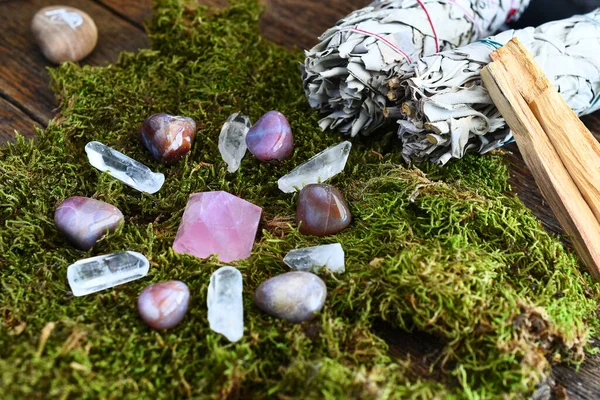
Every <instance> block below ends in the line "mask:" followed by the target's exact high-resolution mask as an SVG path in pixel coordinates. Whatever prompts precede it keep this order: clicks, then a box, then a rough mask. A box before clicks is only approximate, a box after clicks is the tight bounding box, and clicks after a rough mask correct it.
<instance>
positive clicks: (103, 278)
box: [67, 251, 150, 296]
mask: <svg viewBox="0 0 600 400" xmlns="http://www.w3.org/2000/svg"><path fill="white" fill-rule="evenodd" d="M149 269H150V263H149V262H148V259H146V257H144V255H143V254H140V253H136V252H134V251H124V252H121V253H113V254H107V255H103V256H98V257H92V258H86V259H84V260H79V261H77V262H76V263H75V264H71V265H69V268H68V269H67V279H68V280H69V285H70V286H71V291H72V292H73V294H74V295H75V296H84V295H86V294H90V293H94V292H99V291H100V290H104V289H108V288H111V287H114V286H117V285H122V284H123V283H127V282H130V281H134V280H136V279H140V278H143V277H144V276H146V275H147V274H148V270H149Z"/></svg>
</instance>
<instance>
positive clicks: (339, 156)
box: [277, 141, 352, 193]
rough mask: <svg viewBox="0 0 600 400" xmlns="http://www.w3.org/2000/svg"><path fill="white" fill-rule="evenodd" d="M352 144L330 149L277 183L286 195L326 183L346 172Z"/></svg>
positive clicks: (340, 144) (346, 143) (346, 142)
mask: <svg viewBox="0 0 600 400" xmlns="http://www.w3.org/2000/svg"><path fill="white" fill-rule="evenodd" d="M351 148H352V143H350V142H348V141H345V142H342V143H339V144H337V145H335V146H332V147H329V148H327V149H325V150H323V151H322V152H320V153H319V154H317V155H316V156H314V157H312V158H311V159H310V160H308V161H307V162H305V163H304V164H300V165H299V166H297V167H296V168H294V169H293V170H292V171H291V172H290V173H289V174H287V175H285V176H282V177H281V178H280V179H279V181H277V183H278V184H279V189H280V190H281V191H282V192H284V193H293V192H296V191H298V190H300V189H302V188H303V187H304V186H306V185H309V184H311V183H320V182H324V181H326V180H327V179H330V178H332V177H334V176H335V175H337V174H339V173H340V172H342V171H343V170H344V167H345V166H346V161H348V155H349V154H350V149H351Z"/></svg>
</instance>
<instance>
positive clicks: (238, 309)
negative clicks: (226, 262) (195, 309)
mask: <svg viewBox="0 0 600 400" xmlns="http://www.w3.org/2000/svg"><path fill="white" fill-rule="evenodd" d="M206 305H207V306H208V323H209V324H210V329H212V330H213V331H215V332H217V333H220V334H222V335H224V336H225V337H226V338H227V339H229V341H230V342H237V341H238V340H240V339H241V338H242V336H243V335H244V305H243V302H242V274H241V273H240V271H238V270H237V269H236V268H234V267H222V268H219V269H218V270H216V271H215V273H213V274H212V276H211V277H210V284H209V285H208V295H207V298H206Z"/></svg>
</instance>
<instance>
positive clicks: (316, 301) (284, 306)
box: [254, 271, 327, 323]
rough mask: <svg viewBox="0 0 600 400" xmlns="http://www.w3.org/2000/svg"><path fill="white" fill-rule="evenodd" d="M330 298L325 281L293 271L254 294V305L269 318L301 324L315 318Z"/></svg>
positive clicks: (279, 276) (306, 273)
mask: <svg viewBox="0 0 600 400" xmlns="http://www.w3.org/2000/svg"><path fill="white" fill-rule="evenodd" d="M326 297H327V286H325V282H323V280H322V279H321V278H319V277H318V276H316V275H314V274H311V273H310V272H304V271H293V272H288V273H285V274H281V275H277V276H275V277H273V278H271V279H268V280H266V281H264V282H263V283H261V284H260V285H259V286H258V288H256V291H255V292H254V303H255V304H256V305H257V306H258V308H260V309H261V310H263V311H264V312H266V313H267V314H269V315H272V316H274V317H277V318H282V319H285V320H287V321H290V322H294V323H299V322H303V321H308V320H310V319H312V318H314V317H315V315H316V314H317V313H318V312H319V311H321V309H322V308H323V305H324V304H325V298H326Z"/></svg>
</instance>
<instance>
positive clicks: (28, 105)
mask: <svg viewBox="0 0 600 400" xmlns="http://www.w3.org/2000/svg"><path fill="white" fill-rule="evenodd" d="M60 3H61V4H64V5H69V6H72V7H77V8H79V9H81V10H83V11H85V12H86V13H88V14H89V15H90V16H91V17H92V18H93V19H94V21H95V22H96V25H97V26H98V32H99V40H98V46H97V47H96V49H95V50H94V52H93V53H92V54H91V55H90V56H89V57H87V58H86V59H85V60H83V62H82V63H83V64H91V65H104V64H106V63H107V62H114V61H116V60H117V57H118V55H119V53H120V52H121V51H123V50H128V51H135V50H137V49H138V48H144V47H147V46H148V39H147V36H146V34H145V33H144V32H143V31H142V30H141V29H139V28H138V27H135V26H133V25H132V24H130V23H129V22H127V21H125V20H123V19H122V18H120V17H118V16H117V15H115V14H114V13H113V12H111V11H110V10H108V9H106V8H105V7H103V6H101V5H99V4H97V3H95V2H93V1H91V0H61V2H60ZM54 4H56V2H55V1H52V0H29V1H26V2H22V1H9V2H2V3H0V27H2V28H0V93H2V95H3V96H4V97H5V98H7V99H8V100H9V101H11V102H13V103H14V104H19V105H20V107H21V108H22V109H23V110H25V112H26V113H27V114H28V115H29V116H30V117H31V118H33V119H34V120H35V121H37V122H38V123H40V124H42V125H45V124H46V123H47V121H48V120H50V119H52V117H53V116H54V114H55V108H56V107H57V104H56V101H55V98H54V95H53V94H52V92H51V90H50V89H49V88H48V73H47V71H46V70H45V68H46V67H47V66H50V65H51V64H50V63H49V62H48V61H47V60H46V59H45V58H44V57H43V55H42V54H41V52H40V51H39V49H38V47H37V45H36V44H35V43H34V42H33V39H32V37H31V33H30V31H29V24H30V22H31V19H32V17H33V15H34V14H35V13H36V12H37V11H38V10H39V9H41V8H43V7H46V6H49V5H54Z"/></svg>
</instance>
